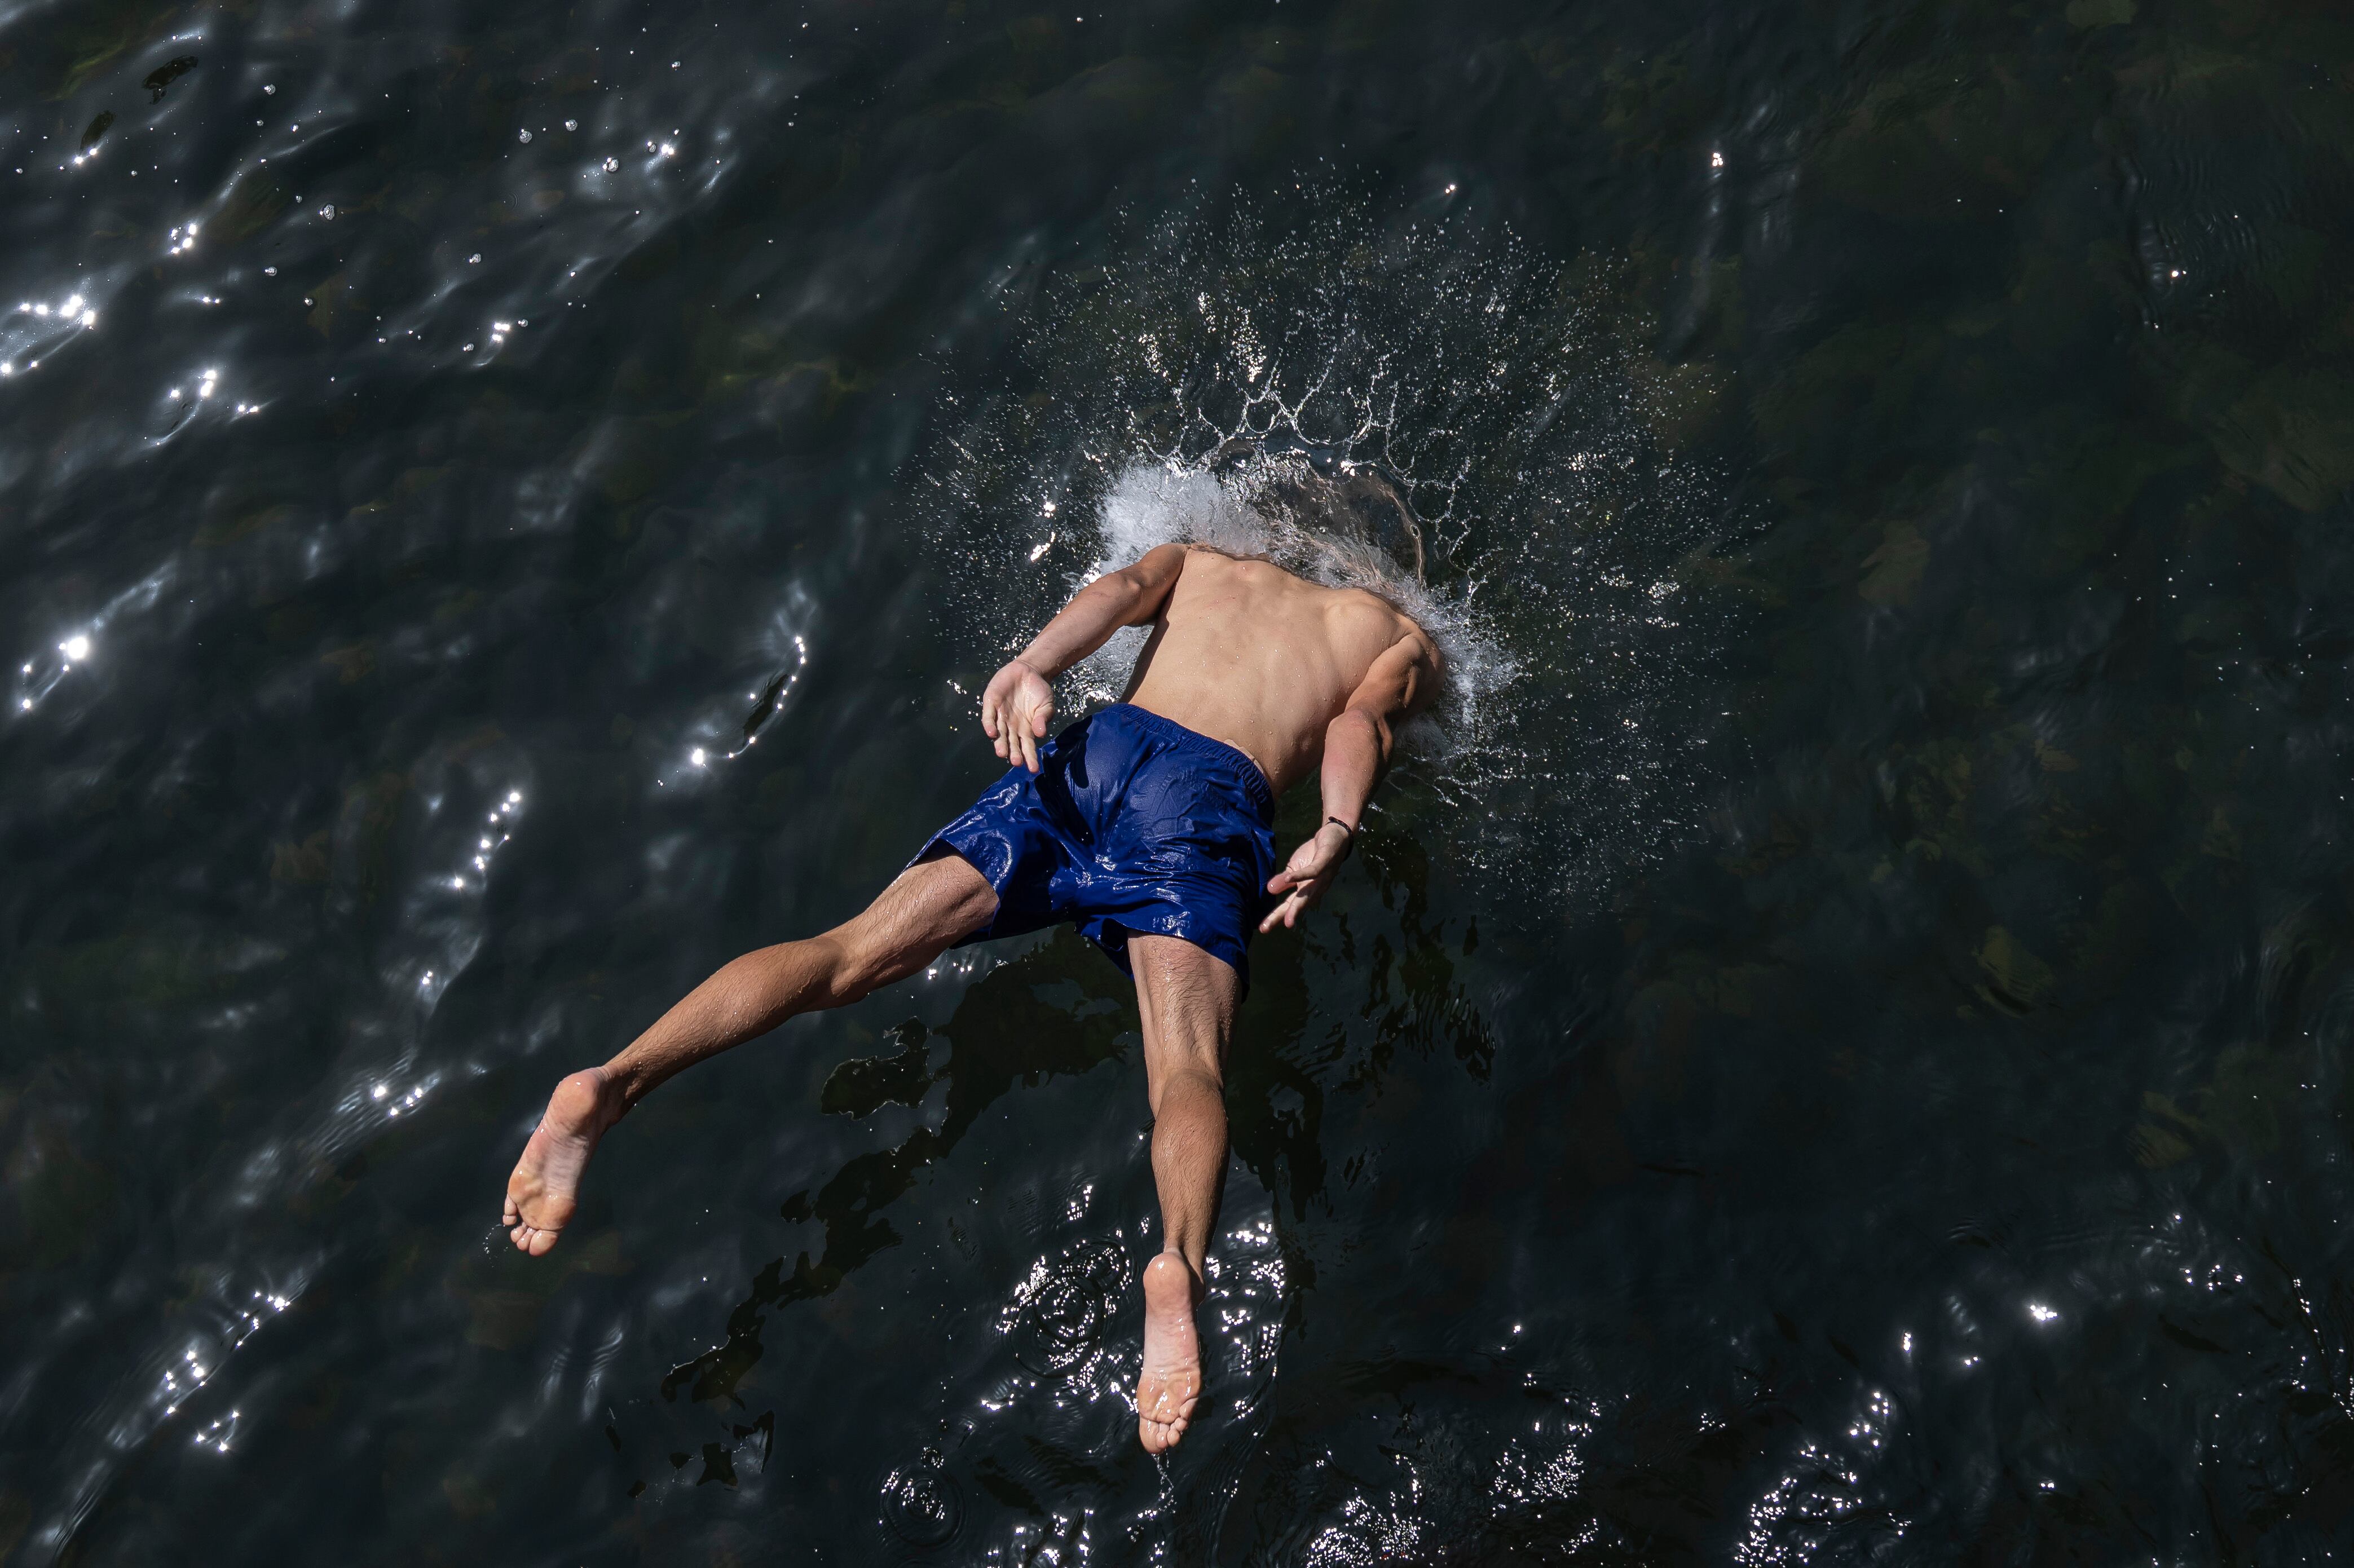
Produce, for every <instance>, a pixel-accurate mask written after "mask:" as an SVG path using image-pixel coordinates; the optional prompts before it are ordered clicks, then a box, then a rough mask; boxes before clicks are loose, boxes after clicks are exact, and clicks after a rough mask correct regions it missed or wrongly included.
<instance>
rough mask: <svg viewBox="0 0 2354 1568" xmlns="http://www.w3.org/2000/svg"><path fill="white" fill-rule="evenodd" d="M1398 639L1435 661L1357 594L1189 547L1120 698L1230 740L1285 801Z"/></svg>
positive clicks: (1410, 631) (1380, 605)
mask: <svg viewBox="0 0 2354 1568" xmlns="http://www.w3.org/2000/svg"><path fill="white" fill-rule="evenodd" d="M1180 547H1182V546H1180ZM1401 642H1405V643H1408V644H1410V645H1411V652H1414V653H1416V654H1419V655H1422V656H1423V657H1424V658H1426V659H1427V658H1428V657H1429V655H1430V652H1431V651H1430V644H1429V639H1428V637H1427V636H1426V634H1425V633H1424V631H1423V630H1422V629H1421V628H1420V627H1418V626H1416V624H1415V623H1414V622H1413V621H1411V620H1407V619H1406V618H1405V616H1403V615H1401V614H1399V613H1398V612H1397V610H1395V609H1393V608H1392V607H1391V606H1389V605H1388V604H1386V603H1384V601H1383V600H1382V599H1377V598H1376V597H1374V596H1373V595H1372V594H1370V593H1367V592H1365V591H1364V590H1363V589H1362V588H1324V587H1322V586H1320V585H1319V584H1316V583H1311V582H1308V581H1305V580H1303V579H1301V578H1299V577H1294V576H1292V575H1291V574H1290V573H1289V572H1287V571H1285V570H1284V569H1283V568H1282V567H1278V566H1275V565H1273V564H1272V563H1270V562H1267V561H1257V560H1246V559H1238V558H1236V557H1235V556H1227V555H1223V554H1221V553H1220V552H1218V551H1215V550H1208V549H1203V548H1201V547H1199V546H1194V547H1192V548H1187V549H1185V553H1184V557H1183V569H1182V571H1181V572H1180V573H1179V574H1178V577H1177V581H1176V584H1175V586H1174V587H1173V588H1172V589H1171V590H1170V594H1169V599H1168V602H1167V603H1166V604H1165V605H1163V606H1162V608H1161V617H1160V620H1158V621H1157V622H1156V623H1155V624H1154V626H1153V630H1152V637H1151V640H1150V641H1148V642H1146V644H1145V645H1144V652H1143V654H1142V655H1141V656H1140V657H1139V658H1138V660H1137V662H1136V673H1134V675H1132V676H1131V677H1130V678H1129V687H1128V693H1127V694H1126V696H1125V697H1124V698H1123V699H1122V700H1123V701H1126V702H1131V703H1134V704H1135V705H1137V706H1139V707H1140V708H1145V709H1148V710H1150V711H1151V712H1153V713H1156V714H1159V715H1161V716H1162V717H1164V718H1171V719H1174V720H1176V721H1177V722H1178V723H1179V724H1182V725H1183V726H1185V727H1186V728H1188V729H1191V730H1196V731H1199V732H1200V733H1201V734H1203V735H1206V736H1214V737H1215V738H1217V739H1219V740H1223V741H1225V743H1226V744H1227V745H1229V746H1231V747H1235V749H1236V750H1237V751H1240V752H1242V753H1243V754H1244V755H1245V756H1246V757H1248V758H1250V759H1251V760H1252V761H1254V762H1256V763H1257V764H1258V765H1259V769H1260V771H1262V772H1264V773H1265V774H1266V775H1267V782H1268V783H1269V784H1271V785H1272V786H1274V789H1275V792H1276V793H1277V794H1278V795H1281V794H1282V793H1283V792H1284V791H1285V790H1287V789H1290V788H1291V786H1292V785H1293V784H1295V783H1297V782H1298V781H1299V779H1302V778H1304V777H1306V776H1307V775H1308V774H1309V773H1310V772H1312V771H1314V770H1315V768H1316V765H1317V763H1318V762H1319V761H1320V760H1321V759H1322V757H1323V753H1324V731H1325V728H1326V726H1329V725H1331V722H1332V720H1333V719H1334V718H1335V717H1337V716H1338V715H1340V713H1341V710H1342V709H1343V708H1344V707H1346V706H1347V705H1348V702H1349V698H1350V696H1351V695H1352V694H1354V693H1355V692H1356V690H1357V688H1358V687H1359V686H1360V685H1361V684H1362V683H1363V681H1364V679H1365V676H1366V673H1368V672H1369V671H1371V670H1372V669H1373V663H1374V662H1375V661H1376V660H1378V659H1380V658H1381V657H1382V655H1383V654H1384V653H1387V652H1390V650H1392V649H1393V648H1395V647H1397V646H1398V645H1399V644H1400V643H1401Z"/></svg>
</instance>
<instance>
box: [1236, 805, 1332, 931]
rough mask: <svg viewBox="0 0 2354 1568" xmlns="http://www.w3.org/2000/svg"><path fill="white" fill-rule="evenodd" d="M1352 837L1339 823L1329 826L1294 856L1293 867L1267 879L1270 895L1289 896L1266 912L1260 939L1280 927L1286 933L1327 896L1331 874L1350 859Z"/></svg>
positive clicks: (1326, 825)
mask: <svg viewBox="0 0 2354 1568" xmlns="http://www.w3.org/2000/svg"><path fill="white" fill-rule="evenodd" d="M1351 842H1352V834H1351V833H1350V832H1349V830H1348V829H1346V828H1344V827H1342V826H1341V824H1340V823H1338V822H1327V823H1325V824H1324V825H1323V826H1322V827H1320V828H1319V829H1317V830H1316V836H1315V837H1314V838H1312V839H1310V840H1308V841H1307V842H1304V843H1302V844H1301V845H1300V846H1299V848H1298V849H1296V850H1293V851H1292V852H1291V863H1290V864H1289V865H1287V866H1285V867H1284V868H1283V869H1282V870H1281V871H1278V872H1277V873H1276V874H1274V875H1273V876H1270V877H1268V878H1267V891H1268V892H1269V893H1283V894H1288V895H1289V896H1288V897H1287V898H1285V899H1284V901H1283V902H1282V903H1280V904H1278V905H1277V906H1275V907H1274V908H1273V909H1270V910H1268V911H1267V918H1266V919H1264V920H1262V921H1260V922H1259V923H1258V928H1259V933H1260V935H1262V936H1264V935H1265V934H1266V933H1267V932H1269V931H1272V930H1274V929H1275V928H1276V927H1277V926H1278V925H1281V926H1282V927H1285V928H1286V929H1287V930H1288V929H1289V928H1290V927H1293V926H1296V925H1298V924H1299V916H1302V915H1304V914H1306V913H1307V912H1308V907H1309V906H1310V905H1312V904H1314V903H1315V902H1316V901H1317V900H1318V899H1320V898H1321V897H1323V896H1324V890H1325V889H1326V888H1327V887H1330V886H1331V885H1332V874H1333V873H1334V872H1337V871H1339V870H1340V869H1341V862H1342V861H1344V860H1346V859H1348V858H1349V845H1350V843H1351Z"/></svg>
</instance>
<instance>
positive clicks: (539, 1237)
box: [528, 1230, 557, 1257]
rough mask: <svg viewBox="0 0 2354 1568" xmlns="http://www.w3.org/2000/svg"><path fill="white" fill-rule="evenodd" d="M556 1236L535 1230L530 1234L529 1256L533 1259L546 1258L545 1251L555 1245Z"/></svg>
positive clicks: (554, 1233)
mask: <svg viewBox="0 0 2354 1568" xmlns="http://www.w3.org/2000/svg"><path fill="white" fill-rule="evenodd" d="M556 1234H557V1233H556V1232H554V1231H538V1230H535V1231H534V1232H532V1233H531V1246H530V1248H529V1249H528V1250H529V1251H530V1253H531V1255H532V1256H534V1257H544V1256H546V1254H547V1250H548V1249H549V1248H550V1247H552V1246H554V1245H556Z"/></svg>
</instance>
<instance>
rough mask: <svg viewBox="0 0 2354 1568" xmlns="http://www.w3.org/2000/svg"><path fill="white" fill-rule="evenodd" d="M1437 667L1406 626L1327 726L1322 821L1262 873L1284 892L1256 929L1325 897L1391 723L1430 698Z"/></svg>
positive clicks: (1377, 771)
mask: <svg viewBox="0 0 2354 1568" xmlns="http://www.w3.org/2000/svg"><path fill="white" fill-rule="evenodd" d="M1437 674H1438V650H1437V648H1436V647H1435V646H1433V645H1432V643H1431V641H1430V639H1429V638H1428V637H1426V636H1425V635H1424V634H1423V633H1422V632H1421V631H1419V630H1415V631H1410V632H1408V633H1407V634H1406V635H1405V636H1404V637H1402V638H1400V639H1399V640H1398V641H1395V642H1394V643H1392V644H1391V645H1390V647H1389V648H1388V649H1387V651H1385V652H1384V653H1383V654H1382V656H1381V657H1380V658H1378V659H1376V660H1374V661H1373V668H1372V669H1370V670H1368V671H1366V672H1365V678H1364V679H1363V681H1361V682H1359V683H1357V689H1356V690H1355V691H1354V692H1352V693H1351V694H1350V695H1349V705H1348V706H1347V707H1345V708H1343V709H1341V715H1340V716H1339V717H1338V718H1335V719H1334V720H1333V721H1332V722H1331V724H1329V725H1327V726H1325V727H1324V768H1323V775H1322V780H1321V782H1322V784H1323V789H1324V821H1323V823H1322V825H1321V826H1320V827H1319V828H1317V830H1316V832H1315V835H1314V836H1313V837H1311V838H1310V839H1309V840H1308V841H1307V842H1304V843H1302V844H1301V845H1300V846H1299V848H1298V849H1296V850H1294V851H1292V852H1291V861H1290V863H1288V865H1286V866H1285V867H1284V868H1283V869H1282V870H1281V871H1278V872H1277V873H1276V874H1274V875H1273V876H1272V877H1270V878H1268V879H1267V891H1268V892H1269V893H1280V894H1284V895H1287V896H1286V897H1285V898H1284V900H1283V902H1282V903H1280V904H1278V905H1277V906H1275V907H1274V908H1273V909H1272V910H1270V911H1268V912H1267V918H1266V919H1264V920H1262V921H1260V922H1259V923H1258V928H1259V929H1260V930H1261V931H1272V930H1274V929H1275V928H1276V927H1277V926H1278V925H1281V926H1285V927H1290V926H1296V925H1298V924H1299V916H1301V915H1302V914H1304V913H1306V911H1307V910H1308V908H1309V906H1310V905H1313V904H1314V903H1315V902H1316V901H1317V900H1318V899H1319V898H1321V897H1323V896H1324V890H1325V889H1326V888H1327V887H1329V886H1331V884H1332V877H1333V874H1334V873H1336V872H1338V871H1339V870H1340V869H1341V862H1342V861H1343V860H1345V859H1347V858H1348V854H1349V847H1350V845H1352V844H1353V843H1354V842H1356V838H1357V825H1358V823H1359V822H1361V821H1363V819H1364V814H1365V802H1366V801H1367V800H1371V799H1373V787H1374V786H1375V785H1377V784H1379V783H1380V782H1381V781H1382V775H1383V774H1384V773H1386V772H1387V771H1389V765H1390V747H1391V746H1392V744H1393V742H1394V733H1393V731H1394V726H1395V725H1396V724H1397V723H1399V722H1400V721H1402V720H1404V719H1405V718H1407V717H1409V716H1411V715H1414V714H1416V713H1419V712H1421V711H1422V709H1423V708H1425V707H1426V706H1428V705H1429V703H1430V699H1431V696H1432V694H1434V692H1435V691H1436V689H1437Z"/></svg>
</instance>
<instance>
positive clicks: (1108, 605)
mask: <svg viewBox="0 0 2354 1568" xmlns="http://www.w3.org/2000/svg"><path fill="white" fill-rule="evenodd" d="M1184 570H1185V546H1182V545H1162V546H1158V547H1156V548H1154V549H1150V550H1147V551H1146V552H1145V553H1144V556H1143V558H1142V559H1140V560H1139V561H1138V562H1137V563H1136V564H1135V565H1134V566H1132V567H1122V568H1121V569H1120V570H1119V571H1116V572H1106V573H1105V574H1104V575H1103V576H1102V577H1097V578H1096V580H1095V581H1093V582H1091V583H1089V584H1088V585H1087V587H1085V588H1081V589H1080V590H1079V591H1078V592H1077V593H1076V594H1074V595H1073V596H1072V597H1071V602H1070V603H1068V604H1066V605H1065V606H1064V607H1063V608H1062V609H1060V610H1059V611H1057V612H1056V614H1055V619H1054V620H1050V621H1048V622H1047V623H1046V627H1045V630H1043V631H1041V632H1039V633H1038V635H1037V636H1036V637H1034V638H1033V639H1032V640H1031V642H1030V646H1029V647H1027V648H1024V649H1023V651H1022V652H1019V653H1017V654H1015V655H1014V656H1013V658H1011V659H1009V660H1007V661H1006V662H1005V667H1004V668H1003V669H1002V670H1000V671H998V672H997V673H996V674H995V675H993V676H991V679H990V683H989V688H988V690H986V691H984V692H982V693H981V733H982V734H983V735H986V736H989V738H990V739H991V740H992V741H994V742H995V743H996V745H997V755H998V756H1000V757H1002V758H1005V760H1006V761H1008V762H1011V763H1013V764H1014V765H1015V766H1016V767H1020V768H1028V769H1029V770H1030V771H1031V772H1033V773H1035V772H1037V771H1038V743H1039V742H1040V741H1042V740H1044V739H1045V738H1046V726H1047V725H1048V724H1049V723H1051V722H1052V721H1053V719H1054V716H1055V688H1054V680H1055V676H1057V675H1059V674H1061V673H1063V672H1064V671H1066V670H1067V669H1069V668H1070V667H1071V666H1072V665H1074V664H1076V663H1077V662H1079V661H1080V660H1082V659H1084V658H1086V657H1087V655H1088V654H1090V653H1092V652H1095V651H1096V650H1097V649H1098V648H1100V647H1102V646H1103V645H1104V644H1105V643H1106V642H1107V641H1109V640H1110V638H1111V634H1112V633H1113V632H1115V631H1118V630H1119V629H1120V628H1121V627H1123V626H1141V625H1143V624H1144V623H1145V622H1146V621H1148V620H1153V619H1155V618H1156V617H1158V616H1159V615H1160V613H1161V607H1162V606H1163V605H1165V604H1167V603H1168V602H1169V595H1170V592H1171V590H1172V589H1173V588H1176V586H1177V579H1178V577H1180V576H1182V574H1183V572H1184Z"/></svg>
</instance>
